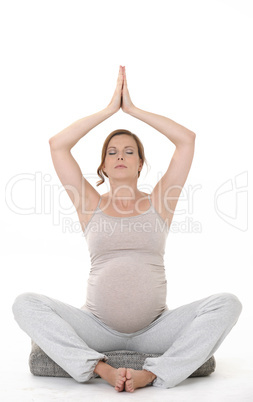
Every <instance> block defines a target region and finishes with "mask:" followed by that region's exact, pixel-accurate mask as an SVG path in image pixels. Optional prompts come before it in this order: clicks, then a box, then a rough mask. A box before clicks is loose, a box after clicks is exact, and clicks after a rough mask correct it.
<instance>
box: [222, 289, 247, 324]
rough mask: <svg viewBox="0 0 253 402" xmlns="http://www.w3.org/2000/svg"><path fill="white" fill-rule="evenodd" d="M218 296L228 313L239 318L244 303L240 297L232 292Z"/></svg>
mask: <svg viewBox="0 0 253 402" xmlns="http://www.w3.org/2000/svg"><path fill="white" fill-rule="evenodd" d="M218 296H219V298H220V300H221V302H222V305H223V308H224V309H225V310H226V312H227V314H228V315H229V316H231V318H233V319H235V320H237V319H238V318H239V316H240V314H241V312H242V303H241V302H240V300H239V299H238V297H237V296H235V295H234V294H232V293H221V294H220V295H218Z"/></svg>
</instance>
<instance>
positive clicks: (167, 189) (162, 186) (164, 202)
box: [122, 71, 196, 225]
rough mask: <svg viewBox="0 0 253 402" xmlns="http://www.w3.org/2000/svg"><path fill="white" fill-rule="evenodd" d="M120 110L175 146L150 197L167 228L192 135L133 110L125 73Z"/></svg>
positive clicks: (189, 160) (169, 122) (188, 161)
mask: <svg viewBox="0 0 253 402" xmlns="http://www.w3.org/2000/svg"><path fill="white" fill-rule="evenodd" d="M122 110H123V111H124V112H125V113H128V114H129V115H131V116H133V117H135V118H137V119H139V120H142V121H143V122H145V123H147V124H148V125H150V126H152V127H154V128H155V129H156V130H158V131H159V132H160V133H162V134H163V135H165V136H166V137H167V138H168V139H169V140H170V141H171V142H172V143H173V144H174V145H175V146H176V149H175V151H174V154H173V156H172V159H171V161H170V163H169V166H168V169H167V171H166V173H165V174H164V175H163V177H162V178H161V179H160V180H159V182H158V183H157V184H156V186H155V188H154V189H153V191H152V194H151V198H152V202H153V204H154V206H155V208H156V210H157V211H158V212H159V213H160V215H161V216H162V218H163V219H164V220H166V221H167V223H168V225H170V223H171V221H172V218H173V215H174V211H175V208H176V205H177V202H178V199H179V196H180V193H181V191H182V189H183V186H184V184H185V181H186V179H187V176H188V173H189V171H190V167H191V164H192V160H193V155H194V148H195V137H196V135H195V133H194V132H193V131H191V130H188V129H187V128H186V127H183V126H181V125H180V124H178V123H176V122H175V121H173V120H171V119H169V118H168V117H165V116H160V115H158V114H154V113H150V112H147V111H144V110H141V109H139V108H137V107H136V106H134V105H133V103H132V101H131V99H130V96H129V92H128V88H127V80H126V73H125V71H124V83H123V102H122Z"/></svg>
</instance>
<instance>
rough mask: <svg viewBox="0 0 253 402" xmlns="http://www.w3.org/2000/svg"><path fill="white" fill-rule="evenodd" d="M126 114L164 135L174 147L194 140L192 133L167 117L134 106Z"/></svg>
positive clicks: (194, 135)
mask: <svg viewBox="0 0 253 402" xmlns="http://www.w3.org/2000/svg"><path fill="white" fill-rule="evenodd" d="M128 114H130V115H131V116H133V117H136V118H137V119H139V120H142V121H144V122H145V123H147V124H148V125H149V126H152V127H154V128H155V129H156V130H158V131H160V133H162V134H164V135H165V136H166V137H167V138H168V139H169V140H170V141H171V142H173V144H174V145H176V147H177V146H180V145H184V144H188V143H189V142H193V141H194V140H195V137H196V134H195V133H194V132H193V131H190V130H188V129H187V128H186V127H184V126H181V125H180V124H178V123H176V122H175V121H173V120H171V119H169V118H168V117H165V116H161V115H159V114H155V113H150V112H147V111H145V110H141V109H139V108H137V107H136V106H133V107H132V108H131V109H130V110H129V112H128Z"/></svg>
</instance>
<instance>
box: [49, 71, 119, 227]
mask: <svg viewBox="0 0 253 402" xmlns="http://www.w3.org/2000/svg"><path fill="white" fill-rule="evenodd" d="M122 84H123V75H122V69H121V68H120V71H119V75H118V79H117V86H116V89H115V92H114V95H113V97H112V100H111V102H110V103H109V105H108V106H107V107H106V108H105V109H103V110H101V111H99V112H97V113H95V114H93V115H91V116H87V117H84V118H82V119H80V120H78V121H76V122H74V123H73V124H71V125H70V126H69V127H67V128H65V129H64V130H62V131H61V132H59V133H58V134H56V135H54V136H53V137H51V138H50V139H49V144H50V151H51V156H52V160H53V164H54V167H55V170H56V173H57V175H58V177H59V179H60V181H61V183H62V184H63V186H64V187H65V189H66V191H67V193H68V195H69V197H70V199H71V201H72V202H73V204H74V206H75V208H76V210H77V213H78V215H79V218H81V217H82V220H83V215H85V214H86V213H88V212H89V211H90V209H92V205H94V203H96V201H97V202H98V199H99V193H98V192H97V191H96V190H95V188H94V187H93V186H91V184H90V183H89V182H88V181H87V180H86V179H85V178H84V177H83V175H82V172H81V169H80V167H79V165H78V163H77V162H76V160H75V159H74V157H73V156H72V153H71V148H73V146H74V145H75V144H76V143H77V142H78V141H79V140H80V139H81V138H82V137H84V136H85V135H86V134H87V133H88V132H89V131H90V130H91V129H92V128H94V127H96V126H97V125H98V124H100V123H102V122H103V121H104V120H106V119H108V118H109V117H110V116H112V115H113V114H114V113H116V112H117V111H118V110H119V109H120V106H121V94H122Z"/></svg>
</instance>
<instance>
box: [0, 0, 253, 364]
mask: <svg viewBox="0 0 253 402" xmlns="http://www.w3.org/2000/svg"><path fill="white" fill-rule="evenodd" d="M250 3H251V2H250V1H246V0H244V1H241V0H240V1H239V0H238V1H236V0H233V1H229V0H226V1H225V0H220V1H218V0H216V1H215V0H212V1H203V0H194V1H186V0H184V1H183V0H179V1H162V0H157V1H156V2H154V1H150V0H145V1H143V0H139V1H136V0H135V1H132V0H128V1H127V2H118V1H114V0H107V1H101V0H97V1H94V2H92V1H80V0H74V1H66V0H64V1H62V0H61V1H56V0H52V1H48V0H47V1H46V0H44V1H43V2H42V1H27V0H24V1H22V2H18V1H8V2H7V1H5V2H2V5H1V12H0V30H1V32H0V34H1V59H2V62H1V95H0V96H1V195H2V197H1V293H0V296H1V305H0V307H1V316H2V325H1V327H2V328H4V331H2V333H1V337H2V341H1V343H0V346H1V348H2V356H3V358H4V359H5V360H6V362H7V359H8V356H9V353H10V349H11V347H12V346H13V344H16V343H17V342H20V343H21V342H23V344H24V345H26V346H25V348H26V351H25V353H27V354H28V352H29V347H30V346H29V342H28V338H27V336H26V335H25V334H23V333H22V332H21V330H20V329H19V328H18V326H17V324H16V323H15V322H14V320H13V317H12V312H11V305H12V303H13V301H14V299H15V297H16V296H17V295H18V294H19V293H22V292H26V291H33V292H39V293H43V294H46V295H48V296H51V297H54V298H57V299H60V300H62V301H65V302H67V303H70V304H72V305H75V306H77V307H80V306H81V305H82V304H83V303H84V301H85V293H86V281H87V278H88V274H89V266H90V261H89V254H88V250H87V245H86V242H85V239H84V237H82V233H81V230H80V228H79V229H78V230H77V225H74V223H75V222H76V223H78V217H77V214H76V213H75V211H74V209H73V207H72V204H71V202H70V199H69V198H68V195H67V193H66V192H65V191H64V189H63V188H62V185H61V183H60V181H59V179H58V177H57V175H56V173H55V171H54V167H53V164H52V160H51V155H50V149H49V143H48V140H49V138H50V137H52V136H53V135H55V134H56V133H57V132H59V131H61V130H62V129H63V128H64V127H66V126H68V125H70V124H71V123H72V122H74V121H76V120H77V119H79V118H81V117H84V116H87V115H90V114H93V113H96V112H97V111H99V110H101V109H103V108H105V107H106V106H107V105H108V103H109V102H110V100H111V97H112V95H113V92H114V90H115V86H116V81H117V75H118V69H119V65H120V64H121V65H125V66H126V73H127V80H128V88H129V92H130V96H131V99H132V101H133V103H134V104H135V105H136V106H137V107H138V108H141V109H143V110H147V111H150V112H153V113H157V114H161V115H164V116H167V117H169V118H171V119H173V120H174V121H176V122H178V123H180V124H182V125H184V126H185V127H187V128H189V129H190V130H192V131H194V132H195V133H196V136H197V137H196V146H195V156H194V160H193V164H192V168H191V171H190V173H189V176H188V179H187V182H186V184H185V188H184V192H183V193H182V197H181V199H180V201H179V203H178V206H177V211H176V213H175V216H174V222H175V223H177V222H178V228H179V229H178V230H175V231H171V233H170V234H169V236H168V240H167V247H166V255H165V266H166V273H167V280H168V297H167V304H168V305H169V307H170V308H174V307H177V306H179V305H182V304H184V303H188V302H191V301H193V300H197V299H198V298H201V297H205V296H209V295H210V294H213V293H218V292H231V293H234V294H236V295H237V296H238V297H239V299H240V300H241V302H242V304H243V306H244V309H243V313H242V315H241V317H240V320H239V321H238V324H237V326H236V327H235V328H234V329H233V331H232V332H231V334H230V335H229V337H228V338H227V340H226V341H225V342H224V344H223V345H222V346H221V349H220V351H218V352H217V353H220V354H222V356H225V355H226V354H227V355H229V356H231V355H234V356H243V355H246V354H247V355H249V354H252V351H251V343H250V340H251V339H252V336H253V330H252V324H251V323H252V318H253V315H252V297H251V289H252V283H251V270H252V209H251V208H250V205H251V204H252V135H253V131H252V90H253V81H252V71H253V60H252V37H253V13H252V10H251V7H250ZM117 128H126V129H129V130H132V131H133V132H134V133H136V134H137V135H138V136H139V137H140V139H141V140H142V142H143V144H144V148H145V153H146V157H147V159H148V162H149V164H150V166H151V169H150V170H149V171H147V169H146V168H145V169H144V170H143V171H142V175H141V177H140V179H139V188H140V189H142V190H143V191H147V192H151V191H152V188H153V187H154V185H155V184H156V182H157V180H158V178H159V177H161V174H162V173H164V172H165V171H166V169H167V167H168V164H169V162H170V159H171V156H172V154H173V152H174V148H175V147H174V145H173V144H172V143H170V141H169V140H168V139H167V138H166V137H165V136H163V135H162V134H161V133H159V132H158V131H156V130H155V129H153V128H152V127H149V126H148V125H147V124H145V123H143V122H141V121H139V120H137V119H135V118H133V117H131V116H128V115H126V114H124V113H123V112H122V111H121V110H120V111H119V112H118V113H117V114H115V115H114V116H113V117H111V118H110V119H108V120H106V121H105V122H103V123H101V124H100V125H99V126H97V127H96V128H94V129H93V130H91V131H90V132H89V133H88V134H87V135H86V136H85V137H84V138H82V139H81V140H80V141H79V143H78V144H77V145H76V146H75V147H74V148H73V155H74V157H75V158H76V160H77V162H78V163H79V165H80V167H81V170H82V172H83V174H84V176H85V177H86V178H87V179H88V180H89V181H90V183H92V184H93V185H94V187H96V181H97V180H98V179H99V178H98V176H97V175H96V170H97V167H98V166H99V163H100V156H101V149H102V144H103V141H104V140H105V138H106V136H107V135H108V134H109V133H110V132H111V131H113V130H115V129H117ZM106 183H107V184H103V186H99V187H96V189H97V190H98V191H99V192H100V193H101V194H103V193H105V192H107V191H108V182H106ZM236 185H237V187H236ZM192 189H195V190H194V191H193V190H192ZM218 189H219V191H220V192H219V194H220V196H219V199H218V197H217V193H216V192H217V191H218ZM226 191H227V192H226ZM190 194H192V197H191V195H190ZM217 209H218V210H219V212H218V211H217ZM67 219H70V222H72V226H71V225H68V226H67V227H66V222H67ZM180 222H188V224H189V222H191V224H192V226H189V227H188V228H187V227H186V225H182V224H181V226H180V225H179V223H180ZM64 225H65V226H64ZM196 225H198V228H200V230H198V231H197V232H194V229H193V227H196ZM250 240H251V242H250ZM122 302H123V301H122ZM24 357H25V359H26V355H25V354H24V355H23V358H24ZM2 364H3V363H2Z"/></svg>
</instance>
